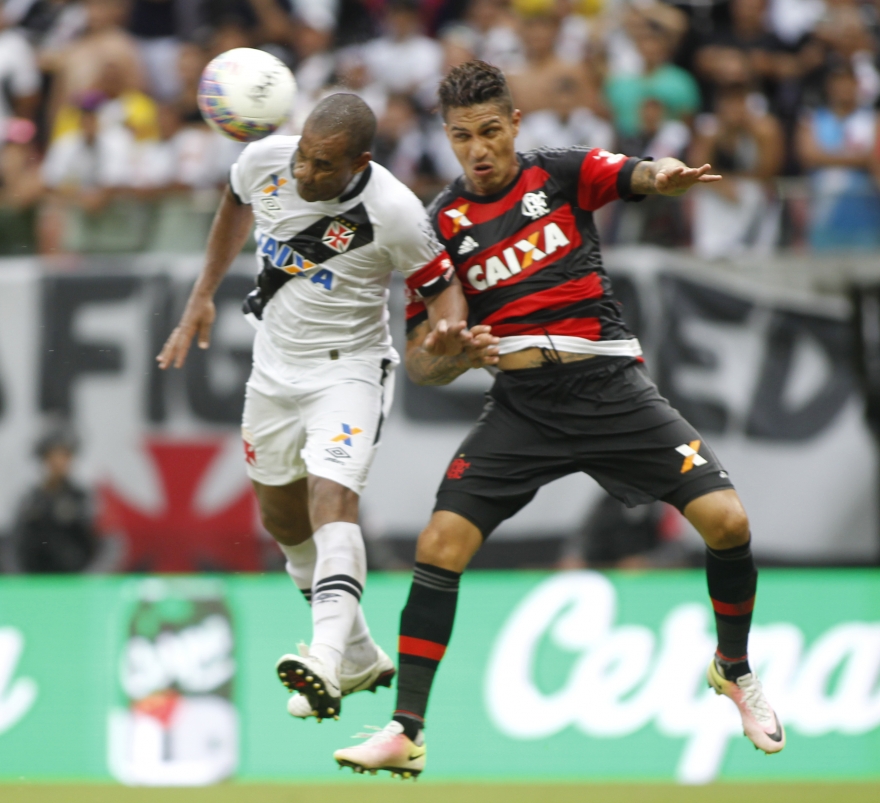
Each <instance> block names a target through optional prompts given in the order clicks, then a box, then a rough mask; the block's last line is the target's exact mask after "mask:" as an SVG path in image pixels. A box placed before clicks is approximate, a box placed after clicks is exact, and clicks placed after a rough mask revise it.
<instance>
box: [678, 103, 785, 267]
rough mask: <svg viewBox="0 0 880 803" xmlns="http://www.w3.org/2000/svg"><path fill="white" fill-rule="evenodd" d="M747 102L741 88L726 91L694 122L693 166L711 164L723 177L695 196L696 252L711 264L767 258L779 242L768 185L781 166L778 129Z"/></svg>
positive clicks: (776, 207) (775, 209) (776, 212)
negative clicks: (751, 255)
mask: <svg viewBox="0 0 880 803" xmlns="http://www.w3.org/2000/svg"><path fill="white" fill-rule="evenodd" d="M748 101H749V93H748V89H747V88H746V87H745V86H739V87H729V88H727V89H725V90H724V91H723V92H722V93H721V94H719V96H718V99H717V101H716V104H715V113H714V114H706V115H702V116H701V117H700V118H698V120H697V125H696V129H697V136H696V137H695V139H694V143H693V147H692V149H691V163H692V164H700V165H702V164H706V163H709V164H711V165H712V166H713V167H714V169H715V170H716V171H717V172H718V173H720V174H721V175H722V176H724V180H723V181H720V182H718V183H716V184H713V185H711V186H705V187H701V188H699V190H700V191H699V192H697V193H695V194H694V196H693V210H694V249H695V250H696V252H697V253H698V254H699V255H701V256H704V257H707V258H710V259H714V258H718V257H724V256H735V255H736V254H741V253H744V252H746V251H757V252H765V253H766V252H768V251H770V250H771V249H772V248H773V247H774V246H775V245H776V243H777V241H778V238H779V213H780V208H779V204H778V202H777V201H776V199H775V197H774V193H773V187H772V185H770V184H769V180H770V179H771V178H772V177H773V176H775V175H777V173H778V172H779V168H780V167H781V165H782V158H783V137H782V129H781V127H780V125H779V123H778V121H777V120H776V119H775V118H774V117H773V116H772V115H770V114H766V113H760V112H757V113H756V112H755V111H754V110H752V109H750V108H749V102H748Z"/></svg>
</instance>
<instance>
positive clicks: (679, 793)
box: [0, 779, 880, 803]
mask: <svg viewBox="0 0 880 803" xmlns="http://www.w3.org/2000/svg"><path fill="white" fill-rule="evenodd" d="M365 780H366V781H367V782H366V783H364V784H363V785H359V786H358V788H357V789H356V788H355V787H354V786H353V785H350V784H329V785H324V786H317V785H295V784H286V785H281V784H224V785H221V786H213V787H208V788H203V789H130V788H125V787H121V786H113V785H105V786H91V785H86V784H57V785H55V784H53V785H48V784H46V785H36V784H35V785H30V786H28V785H3V784H0V800H2V801H3V803H160V802H161V803H585V801H597V802H598V801H601V803H697V801H701V802H705V803H765V801H766V803H789V801H791V803H795V802H796V803H877V801H880V783H878V784H850V783H812V784H806V783H804V784H789V783H779V784H714V785H712V786H697V787H682V786H672V785H659V784H655V785H648V784H631V785H630V784H615V785H609V784H515V785H513V784H490V783H484V784H476V783H473V784H459V783H426V782H419V783H416V784H411V783H403V782H392V781H390V780H389V781H379V780H376V779H365Z"/></svg>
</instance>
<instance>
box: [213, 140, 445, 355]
mask: <svg viewBox="0 0 880 803" xmlns="http://www.w3.org/2000/svg"><path fill="white" fill-rule="evenodd" d="M298 142H299V137H289V136H270V137H267V138H265V139H262V140H259V141H258V142H254V143H252V144H250V145H248V147H247V148H245V149H244V151H243V152H242V154H241V156H240V157H239V159H238V161H237V162H236V163H235V165H233V167H232V171H231V173H230V178H229V184H230V188H231V190H232V192H233V193H234V195H235V196H236V198H237V199H238V200H239V201H240V202H241V203H246V204H250V205H251V206H252V207H253V211H254V218H255V221H256V232H255V236H256V240H257V262H258V265H259V268H260V275H259V277H258V279H257V286H258V289H257V290H255V291H254V292H253V293H251V295H250V296H248V299H247V301H246V302H245V311H246V313H251V314H252V316H253V318H256V319H260V320H261V321H262V324H258V325H257V326H258V330H260V331H261V335H260V336H258V339H257V346H256V349H257V350H258V351H262V350H263V349H265V348H266V347H268V350H269V351H271V352H273V353H274V355H276V356H277V357H279V358H280V359H282V360H283V361H284V362H290V361H298V360H303V359H312V358H316V357H324V358H326V357H327V356H328V355H329V356H330V358H331V359H337V358H341V357H346V356H355V355H368V354H381V353H389V352H390V351H391V335H390V332H389V330H388V307H387V302H388V288H389V284H390V281H391V272H392V271H393V270H398V271H400V272H401V273H402V274H403V275H404V277H406V279H407V286H408V288H409V289H410V291H413V292H416V293H419V294H420V295H423V296H429V295H432V294H434V293H436V292H439V291H441V290H442V289H443V288H445V287H446V286H447V285H448V283H449V281H451V279H452V265H451V262H450V261H449V259H448V257H447V256H446V252H445V251H444V250H443V248H442V246H441V245H440V244H439V242H438V241H437V239H436V237H435V236H434V233H433V230H432V227H431V226H430V223H429V221H428V216H427V213H426V212H425V209H424V207H423V206H422V204H421V202H420V201H419V200H418V198H416V196H415V195H414V194H413V193H412V192H411V191H410V190H409V189H408V188H407V187H405V186H404V185H403V184H401V183H400V182H399V181H398V180H397V179H396V178H394V176H392V175H391V173H389V172H388V171H387V170H386V169H385V168H384V167H382V166H381V165H378V164H375V163H372V162H371V163H370V165H369V166H368V167H367V169H366V170H364V171H363V172H362V173H359V174H358V175H356V176H355V178H354V179H353V180H352V183H351V184H350V185H349V187H348V188H347V189H346V191H345V192H344V193H343V194H342V195H341V196H340V197H339V198H335V199H333V200H330V201H316V202H307V201H304V200H303V199H302V198H301V197H300V196H299V194H298V193H297V190H296V180H295V179H294V177H293V175H292V172H291V171H292V163H293V157H294V153H295V152H296V147H297V143H298ZM261 341H263V342H262V343H261ZM266 341H268V342H266Z"/></svg>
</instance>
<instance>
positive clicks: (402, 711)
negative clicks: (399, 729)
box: [394, 708, 425, 722]
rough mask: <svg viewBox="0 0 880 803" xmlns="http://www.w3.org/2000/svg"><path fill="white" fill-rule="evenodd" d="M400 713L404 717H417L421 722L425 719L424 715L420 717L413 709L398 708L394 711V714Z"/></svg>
mask: <svg viewBox="0 0 880 803" xmlns="http://www.w3.org/2000/svg"><path fill="white" fill-rule="evenodd" d="M398 714H400V715H401V716H404V717H409V718H410V719H417V720H418V721H419V722H424V721H425V718H424V717H420V716H419V715H418V714H414V713H413V712H412V711H407V710H406V709H405V708H398V709H397V710H396V711H395V712H394V716H397V715H398Z"/></svg>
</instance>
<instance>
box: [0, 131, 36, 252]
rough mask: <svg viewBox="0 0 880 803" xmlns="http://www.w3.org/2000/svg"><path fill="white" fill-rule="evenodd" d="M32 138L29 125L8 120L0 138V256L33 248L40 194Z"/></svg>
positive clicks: (30, 250)
mask: <svg viewBox="0 0 880 803" xmlns="http://www.w3.org/2000/svg"><path fill="white" fill-rule="evenodd" d="M35 136H36V126H35V125H34V124H33V122H31V121H30V120H25V119H23V118H20V117H18V118H16V117H12V118H8V119H7V120H6V121H5V125H4V129H3V134H2V137H0V254H3V255H6V256H10V255H14V256H21V255H22V254H26V253H29V252H32V251H33V250H34V248H35V242H34V209H35V206H36V204H37V202H38V201H39V199H40V196H41V195H42V191H43V185H42V181H41V180H40V160H39V153H38V151H37V148H36V145H35V143H34V139H35Z"/></svg>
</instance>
